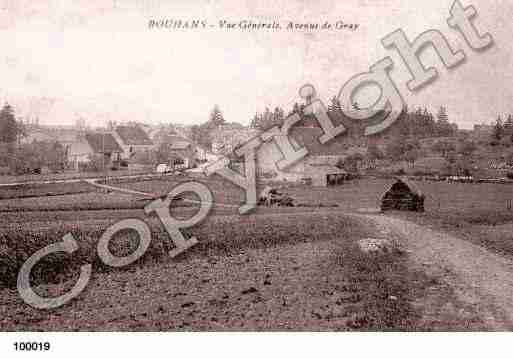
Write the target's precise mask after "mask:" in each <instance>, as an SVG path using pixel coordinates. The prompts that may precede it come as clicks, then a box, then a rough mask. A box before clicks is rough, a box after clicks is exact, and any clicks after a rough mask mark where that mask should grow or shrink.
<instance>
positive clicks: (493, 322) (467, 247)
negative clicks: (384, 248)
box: [366, 215, 513, 330]
mask: <svg viewBox="0 0 513 359" xmlns="http://www.w3.org/2000/svg"><path fill="white" fill-rule="evenodd" d="M366 217H367V218H369V219H371V220H372V221H373V222H374V223H375V224H376V225H377V226H378V228H379V229H380V230H381V232H382V234H383V235H385V236H387V237H388V236H394V237H396V238H398V239H399V241H400V243H401V245H402V246H404V249H405V250H406V251H407V252H408V253H409V256H410V258H411V259H412V262H413V263H414V265H417V266H419V267H420V268H422V270H423V271H424V272H426V273H428V274H431V275H435V276H438V277H440V278H442V279H443V280H444V281H445V282H447V283H448V284H449V285H450V286H451V287H452V288H453V289H454V291H455V294H456V295H457V297H458V300H459V301H461V302H462V303H464V304H465V305H467V306H470V307H472V308H473V310H474V311H475V312H477V313H479V315H480V317H481V319H482V320H483V322H484V323H485V325H486V327H487V328H488V329H489V330H512V329H513V261H511V260H509V259H507V258H505V257H502V256H500V255H497V254H494V253H491V252H489V251H488V250H486V249H485V248H483V247H480V246H477V245H474V244H472V243H470V242H467V241H464V240H461V239H459V238H456V237H454V236H451V235H448V234H446V233H441V232H437V231H434V230H431V229H428V228H426V227H423V226H419V225H417V224H414V223H411V222H409V221H405V220H402V219H398V218H393V217H389V216H379V215H374V216H366Z"/></svg>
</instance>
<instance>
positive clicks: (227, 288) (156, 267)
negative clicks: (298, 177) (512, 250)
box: [0, 211, 483, 331]
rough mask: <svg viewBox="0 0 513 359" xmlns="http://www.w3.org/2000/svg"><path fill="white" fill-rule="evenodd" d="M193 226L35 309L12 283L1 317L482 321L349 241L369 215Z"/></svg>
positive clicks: (426, 280) (59, 321)
mask: <svg viewBox="0 0 513 359" xmlns="http://www.w3.org/2000/svg"><path fill="white" fill-rule="evenodd" d="M201 227H202V228H200V229H198V230H199V232H196V233H194V234H195V235H197V236H198V238H199V239H200V243H199V244H198V245H197V246H195V247H193V248H192V249H190V251H189V252H187V253H185V254H183V255H180V256H179V257H176V258H174V259H170V258H168V257H166V256H164V255H162V256H159V254H158V251H150V254H151V256H153V258H151V259H153V260H141V261H139V262H138V263H136V264H134V265H131V266H129V267H127V268H124V269H123V270H105V269H104V268H101V267H98V268H97V270H95V271H94V275H93V278H92V279H91V281H90V282H89V285H88V287H87V289H86V290H85V291H84V292H83V293H82V294H81V295H80V296H79V297H77V298H76V299H75V300H73V301H71V302H69V303H68V304H66V305H65V306H63V307H61V308H57V309H53V310H46V311H45V310H36V309H33V308H31V307H29V306H27V305H26V304H24V303H23V302H22V300H21V299H20V298H19V296H18V294H17V291H16V290H15V289H13V288H4V289H2V290H1V292H0V298H1V299H0V318H2V319H1V320H0V328H1V329H2V330H36V331H37V330H134V331H136V330H178V331H180V330H285V329H291V330H316V331H317V330H343V331H346V330H429V329H440V328H445V326H447V325H450V326H451V328H452V329H465V328H476V327H482V326H483V323H482V321H481V320H480V319H479V318H478V317H477V316H476V315H475V313H471V312H470V310H469V311H467V312H466V315H465V316H464V317H461V315H460V314H458V313H460V312H456V313H449V312H447V313H446V312H443V310H442V307H443V306H444V305H446V304H447V303H451V305H453V307H454V308H460V307H461V304H460V302H458V301H457V298H456V297H455V296H454V293H453V292H452V290H451V288H449V287H447V286H446V285H445V284H444V283H442V282H441V281H439V280H438V279H437V278H436V277H434V276H428V275H425V274H424V273H423V272H422V271H420V270H416V269H412V268H413V267H412V266H411V265H410V262H409V259H408V256H407V255H405V253H403V252H401V251H393V252H390V253H388V254H384V255H379V256H378V255H371V254H363V253H362V252H361V251H360V250H359V249H358V247H357V245H356V242H357V240H358V239H361V238H365V237H368V236H376V235H379V234H380V231H379V228H377V227H375V226H373V225H372V224H370V222H369V221H368V220H367V219H360V218H353V217H348V216H346V215H343V214H342V213H333V212H328V211H326V212H318V213H303V214H300V213H295V214H281V215H276V214H273V215H253V216H247V217H242V218H241V217H238V216H237V217H235V216H221V217H213V218H211V220H210V222H207V223H205V224H203V225H202V226H201ZM56 240H57V239H56ZM159 240H160V239H159ZM86 248H89V247H88V246H86ZM36 249H37V248H36ZM160 254H165V253H164V252H162V253H160ZM52 263H53V262H50V264H52ZM73 270H74V271H75V274H76V273H78V271H76V269H73ZM75 279H76V278H75ZM75 279H73V278H67V279H66V280H63V281H61V282H60V283H54V284H44V285H43V284H41V285H39V286H38V287H37V291H38V292H39V293H40V294H41V295H46V296H48V295H50V296H57V295H59V294H61V293H62V292H63V291H65V290H67V289H69V288H70V287H71V286H72V285H73V284H74V280H75ZM427 293H431V294H430V295H429V298H430V301H429V302H428V301H427V300H426V299H425V298H427V297H426V295H427ZM433 293H435V294H434V295H433ZM431 310H438V311H440V313H442V314H441V316H439V317H438V319H439V322H434V321H432V320H431V319H430V318H429V316H426V313H428V312H429V311H431ZM426 318H427V319H426Z"/></svg>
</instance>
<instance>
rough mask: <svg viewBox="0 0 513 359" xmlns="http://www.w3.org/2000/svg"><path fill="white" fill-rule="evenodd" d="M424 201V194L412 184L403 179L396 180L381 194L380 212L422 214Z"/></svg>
mask: <svg viewBox="0 0 513 359" xmlns="http://www.w3.org/2000/svg"><path fill="white" fill-rule="evenodd" d="M424 199H425V196H424V194H423V193H422V192H421V191H420V189H419V188H418V187H417V186H416V185H415V184H414V183H412V182H411V181H409V180H407V179H405V178H397V180H396V182H395V183H394V184H392V186H390V188H389V189H388V190H387V191H386V192H385V193H384V194H383V196H382V198H381V210H382V211H386V210H392V209H396V210H400V211H416V212H424Z"/></svg>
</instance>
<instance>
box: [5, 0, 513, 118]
mask: <svg viewBox="0 0 513 359" xmlns="http://www.w3.org/2000/svg"><path fill="white" fill-rule="evenodd" d="M0 4H1V6H0V49H1V55H0V101H2V102H4V101H9V102H10V103H12V104H13V105H14V106H15V109H16V110H17V111H18V114H20V115H24V116H25V115H30V116H39V117H40V121H41V123H44V124H72V123H74V121H75V120H76V118H77V117H78V116H82V117H84V118H86V119H87V121H88V122H89V123H90V124H91V125H100V124H102V123H105V121H107V120H109V119H112V120H117V121H127V120H133V121H150V122H154V123H159V122H175V123H183V124H193V123H200V122H203V121H205V120H206V119H207V118H208V114H209V112H210V110H211V108H212V107H213V106H214V105H215V104H219V106H220V107H221V110H222V111H223V113H224V115H225V118H226V120H227V121H234V122H241V123H244V124H247V123H248V122H249V120H250V119H251V117H252V116H253V114H254V113H255V111H263V109H264V108H265V106H269V107H271V108H273V107H275V106H277V105H280V106H282V107H284V108H285V109H286V110H289V109H290V108H291V106H292V104H293V103H294V102H295V101H298V102H299V101H300V99H299V97H298V90H299V88H300V87H301V86H302V85H303V84H305V83H312V84H313V85H314V86H315V87H316V88H317V90H318V93H319V95H320V97H321V99H323V100H325V101H326V103H327V101H328V99H329V98H330V97H332V96H333V95H335V94H338V92H339V90H340V88H341V86H342V85H343V84H344V83H345V82H346V81H347V80H348V79H349V78H351V77H352V76H354V75H355V74H357V73H360V72H365V71H368V70H369V67H370V66H371V65H372V64H374V63H375V62H377V61H379V60H380V59H381V58H383V57H385V56H391V57H392V59H393V60H394V62H395V67H394V70H393V72H392V77H393V79H394V81H395V82H396V84H397V85H398V87H399V89H400V90H401V93H402V95H403V97H404V98H405V99H406V101H407V103H408V104H410V105H419V104H422V105H427V106H428V107H430V108H431V109H433V111H435V110H436V109H437V108H438V107H439V106H440V105H445V106H446V107H447V108H448V113H449V117H450V119H451V121H455V122H456V123H458V125H459V126H460V127H463V128H470V127H472V125H473V124H476V123H481V122H490V121H492V120H494V119H495V118H496V116H497V114H498V113H507V112H512V113H513V81H512V79H513V62H512V59H513V45H512V41H513V40H512V35H511V34H513V2H511V0H462V4H463V5H464V6H467V5H474V6H475V7H476V9H477V11H478V14H479V15H478V17H477V18H476V19H475V20H474V23H475V24H476V26H477V28H478V29H479V30H480V31H481V33H484V32H489V33H490V34H491V35H492V36H493V38H494V40H495V45H494V46H493V47H492V48H490V49H489V50H487V51H485V52H483V53H476V52H473V51H472V50H471V49H470V48H469V47H468V46H467V45H466V43H465V42H464V41H463V38H462V37H461V35H460V34H459V33H458V32H457V31H455V30H453V29H451V28H449V26H448V25H447V23H446V19H447V18H448V17H449V9H450V7H451V5H452V0H430V1H415V2H414V1H411V0H409V1H406V0H344V1H340V0H324V1H307V0H291V1H276V0H246V1H228V0H227V1H212V0H210V1H209V0H195V1H191V0H188V1H187V0H172V1H171V0H167V1H166V0H117V1H116V0H101V1H100V0H54V1H43V0H0ZM151 19H175V20H179V19H181V20H182V21H183V20H195V19H198V20H206V21H208V23H209V24H215V25H217V23H218V22H219V21H220V20H228V21H233V22H239V21H241V20H252V21H254V22H257V21H266V22H272V21H277V22H280V23H281V24H282V26H285V25H286V24H287V22H288V21H293V22H295V23H303V22H321V23H323V22H325V21H330V22H336V21H338V20H342V21H344V22H346V23H358V24H360V27H359V29H358V30H357V31H353V32H351V31H347V30H345V31H333V30H332V31H330V30H327V31H322V30H317V31H312V32H307V31H287V30H285V29H282V30H281V31H272V30H259V31H257V30H252V31H241V30H221V29H218V28H217V27H214V28H210V27H209V28H207V29H205V30H166V29H162V30H150V29H149V28H148V22H149V21H150V20H151ZM399 27H400V28H402V29H403V30H404V31H405V33H406V35H407V36H408V37H409V38H410V40H413V39H414V38H415V37H416V36H418V35H419V34H420V33H422V32H424V31H426V30H429V29H432V28H436V29H439V30H440V31H441V32H442V33H444V35H446V37H447V38H448V40H449V41H450V43H451V45H452V47H453V48H454V49H462V50H463V51H464V52H465V54H466V55H467V62H466V63H464V64H462V65H461V66H459V67H458V68H456V69H454V70H452V71H450V72H448V71H447V70H445V69H444V68H443V67H442V65H441V63H440V62H438V61H437V60H436V59H435V58H434V56H432V55H433V52H432V50H428V51H426V53H425V55H424V56H423V59H425V60H426V64H427V65H429V64H434V65H436V66H437V68H438V69H439V74H440V75H439V79H438V80H437V81H435V82H434V83H432V84H431V85H429V86H427V87H425V88H424V89H422V90H421V91H419V92H417V93H415V94H412V93H411V92H409V91H408V90H407V88H406V86H405V84H406V82H407V80H408V79H409V74H408V73H407V72H406V69H405V67H404V64H403V62H402V61H401V59H400V57H399V56H398V55H397V54H396V53H395V52H394V51H391V50H386V49H385V48H384V47H383V46H382V45H381V42H380V40H381V38H382V37H384V36H385V35H387V34H389V33H390V32H392V31H394V30H395V29H397V28H399Z"/></svg>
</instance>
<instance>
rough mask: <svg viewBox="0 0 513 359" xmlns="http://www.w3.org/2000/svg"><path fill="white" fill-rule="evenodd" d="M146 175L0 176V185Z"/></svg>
mask: <svg viewBox="0 0 513 359" xmlns="http://www.w3.org/2000/svg"><path fill="white" fill-rule="evenodd" d="M145 173H148V170H130V171H129V170H119V171H110V170H109V171H107V172H76V171H67V172H63V173H50V174H41V175H35V174H34V175H21V176H9V175H0V183H23V182H42V181H55V180H70V179H84V178H98V177H104V176H109V177H119V176H128V175H137V174H145Z"/></svg>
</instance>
